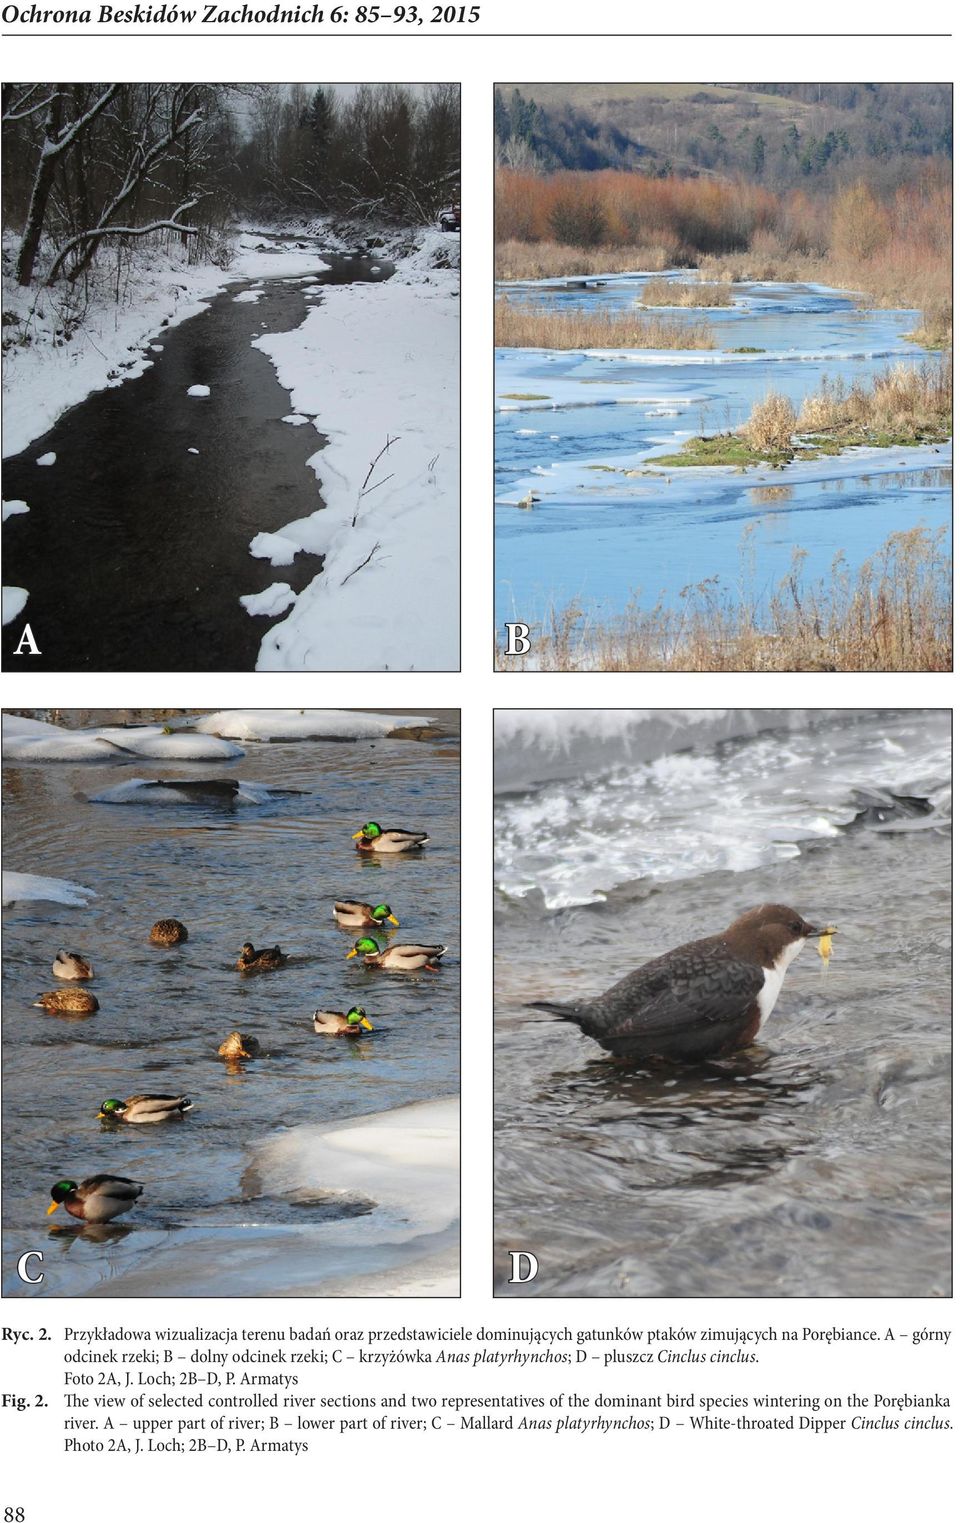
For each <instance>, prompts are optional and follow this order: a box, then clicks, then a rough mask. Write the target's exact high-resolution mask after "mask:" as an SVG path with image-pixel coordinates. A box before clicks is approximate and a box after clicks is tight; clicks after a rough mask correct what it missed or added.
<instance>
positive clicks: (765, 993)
mask: <svg viewBox="0 0 960 1523" xmlns="http://www.w3.org/2000/svg"><path fill="white" fill-rule="evenodd" d="M806 944H807V943H806V939H805V938H804V937H802V936H801V937H799V938H798V940H797V941H791V942H789V943H788V945H787V946H785V947H784V949H783V951H782V952H781V953H780V956H779V957H778V958H777V961H776V963H775V964H774V966H773V967H772V968H764V970H763V988H762V989H761V990H760V993H759V994H758V995H757V1005H758V1006H759V1009H760V1027H759V1028H758V1029H762V1028H763V1027H764V1026H765V1025H766V1023H767V1019H768V1018H769V1016H770V1014H771V1013H772V1011H773V1007H774V1005H775V1004H776V1003H777V999H778V997H779V994H780V990H781V989H782V988H783V980H784V975H785V974H786V971H787V969H788V968H789V966H790V964H791V963H792V962H793V959H794V958H795V957H796V956H797V954H798V953H799V952H802V951H803V949H804V947H805V946H806Z"/></svg>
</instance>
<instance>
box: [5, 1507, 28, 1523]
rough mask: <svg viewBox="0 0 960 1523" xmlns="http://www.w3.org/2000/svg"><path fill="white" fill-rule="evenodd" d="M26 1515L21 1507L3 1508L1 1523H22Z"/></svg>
mask: <svg viewBox="0 0 960 1523" xmlns="http://www.w3.org/2000/svg"><path fill="white" fill-rule="evenodd" d="M25 1517H26V1513H25V1512H24V1510H23V1508H22V1507H5V1508H4V1509H3V1523H23V1520H24V1518H25Z"/></svg>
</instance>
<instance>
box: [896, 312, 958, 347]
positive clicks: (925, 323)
mask: <svg viewBox="0 0 960 1523" xmlns="http://www.w3.org/2000/svg"><path fill="white" fill-rule="evenodd" d="M905 337H906V338H908V339H912V341H913V342H914V343H915V344H922V345H923V348H924V349H951V348H952V347H953V313H952V312H951V310H950V307H949V306H946V305H944V304H943V303H941V304H940V305H938V306H931V307H927V308H925V309H924V311H923V313H922V315H921V319H920V326H919V327H917V328H915V329H914V330H913V332H912V333H907V334H905Z"/></svg>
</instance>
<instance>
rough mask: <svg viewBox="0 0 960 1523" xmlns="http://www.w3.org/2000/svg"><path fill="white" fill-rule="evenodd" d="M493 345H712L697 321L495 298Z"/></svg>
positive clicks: (711, 338)
mask: <svg viewBox="0 0 960 1523" xmlns="http://www.w3.org/2000/svg"><path fill="white" fill-rule="evenodd" d="M494 343H495V344H496V346H497V348H498V349H715V348H716V347H717V346H716V341H715V339H714V336H713V333H712V332H711V329H710V327H709V325H708V324H707V323H706V322H703V321H695V322H684V321H683V320H682V319H681V318H670V317H637V316H635V315H634V314H633V313H631V312H604V311H600V312H579V311H570V310H569V309H568V308H562V309H560V308H556V307H543V306H534V305H533V304H528V305H525V304H523V303H520V302H512V301H508V300H507V298H506V297H505V296H501V297H499V298H498V300H497V303H496V309H495V320H494Z"/></svg>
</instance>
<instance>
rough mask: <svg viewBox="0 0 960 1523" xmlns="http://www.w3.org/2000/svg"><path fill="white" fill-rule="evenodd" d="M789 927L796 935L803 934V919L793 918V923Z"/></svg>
mask: <svg viewBox="0 0 960 1523" xmlns="http://www.w3.org/2000/svg"><path fill="white" fill-rule="evenodd" d="M790 929H791V931H794V932H796V934H797V935H798V936H802V935H803V929H804V927H803V921H802V920H795V921H794V922H793V925H792V926H791V927H790Z"/></svg>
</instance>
